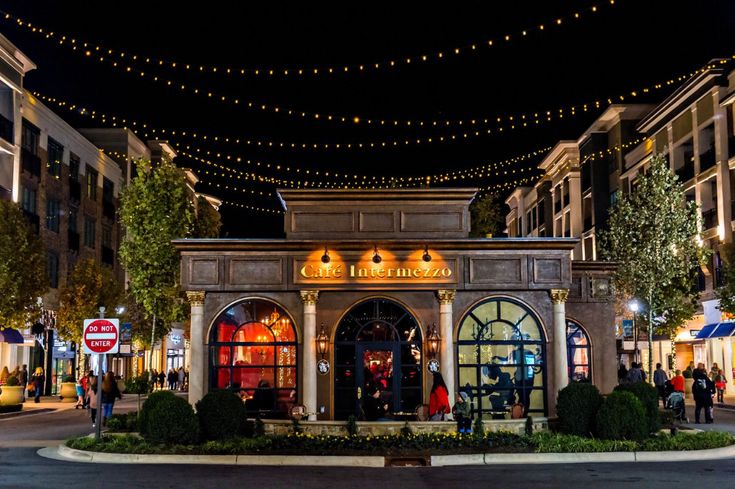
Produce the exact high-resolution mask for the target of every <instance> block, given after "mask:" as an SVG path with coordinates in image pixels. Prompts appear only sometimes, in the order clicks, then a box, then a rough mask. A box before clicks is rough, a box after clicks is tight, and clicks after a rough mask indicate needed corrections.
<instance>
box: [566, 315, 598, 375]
mask: <svg viewBox="0 0 735 489" xmlns="http://www.w3.org/2000/svg"><path fill="white" fill-rule="evenodd" d="M590 353H591V350H590V339H589V337H588V336H587V332H586V331H585V330H584V329H583V328H582V326H581V325H579V324H578V323H576V322H575V321H572V320H571V319H567V365H568V368H569V381H570V382H592V356H591V355H590Z"/></svg>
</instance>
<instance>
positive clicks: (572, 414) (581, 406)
mask: <svg viewBox="0 0 735 489" xmlns="http://www.w3.org/2000/svg"><path fill="white" fill-rule="evenodd" d="M601 405H602V395H601V394H600V391H599V390H598V389H597V387H595V386H594V385H592V384H590V383H588V382H573V383H571V384H569V385H567V386H566V387H564V388H563V389H562V390H560V391H559V397H558V398H557V401H556V413H557V415H558V416H559V430H560V431H561V432H562V433H567V434H569V435H579V436H591V435H592V434H593V433H594V432H595V418H596V417H597V411H598V410H599V409H600V406H601Z"/></svg>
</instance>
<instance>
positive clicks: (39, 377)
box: [31, 367, 46, 403]
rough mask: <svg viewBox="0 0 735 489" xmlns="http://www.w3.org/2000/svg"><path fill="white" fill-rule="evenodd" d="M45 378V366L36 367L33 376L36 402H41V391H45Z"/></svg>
mask: <svg viewBox="0 0 735 489" xmlns="http://www.w3.org/2000/svg"><path fill="white" fill-rule="evenodd" d="M45 379H46V378H45V376H44V374H43V367H36V371H35V372H33V376H32V377H31V384H33V396H34V400H33V402H35V403H39V402H41V392H42V391H43V383H44V380H45Z"/></svg>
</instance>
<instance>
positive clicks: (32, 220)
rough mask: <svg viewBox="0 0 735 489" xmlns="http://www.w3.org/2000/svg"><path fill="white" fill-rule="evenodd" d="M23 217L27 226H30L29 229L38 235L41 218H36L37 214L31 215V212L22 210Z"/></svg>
mask: <svg viewBox="0 0 735 489" xmlns="http://www.w3.org/2000/svg"><path fill="white" fill-rule="evenodd" d="M23 215H24V216H25V218H26V219H27V220H28V224H30V225H31V228H33V230H34V231H35V232H36V234H38V232H39V229H40V228H41V218H40V217H38V214H33V213H32V212H28V211H27V210H25V209H24V210H23Z"/></svg>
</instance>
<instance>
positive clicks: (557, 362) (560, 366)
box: [549, 289, 569, 398]
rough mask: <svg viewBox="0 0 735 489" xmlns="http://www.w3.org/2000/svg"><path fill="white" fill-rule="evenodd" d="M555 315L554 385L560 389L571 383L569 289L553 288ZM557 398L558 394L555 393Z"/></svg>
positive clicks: (552, 298)
mask: <svg viewBox="0 0 735 489" xmlns="http://www.w3.org/2000/svg"><path fill="white" fill-rule="evenodd" d="M549 293H550V294H551V302H552V303H553V304H554V306H553V315H554V348H553V352H554V385H556V390H557V391H559V390H561V389H563V388H564V387H566V386H567V384H569V366H568V364H567V314H566V308H565V305H566V302H567V295H568V294H569V289H551V291H550V292H549ZM554 398H556V395H554Z"/></svg>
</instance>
